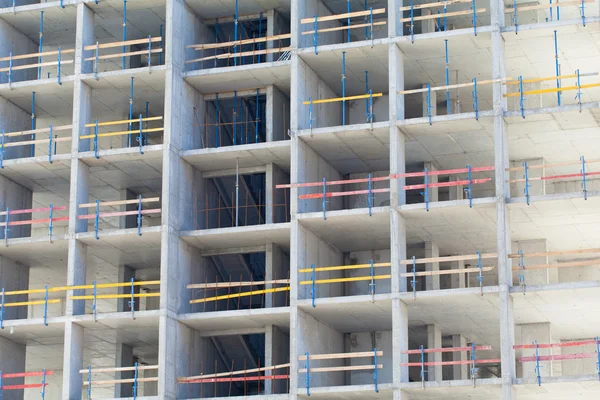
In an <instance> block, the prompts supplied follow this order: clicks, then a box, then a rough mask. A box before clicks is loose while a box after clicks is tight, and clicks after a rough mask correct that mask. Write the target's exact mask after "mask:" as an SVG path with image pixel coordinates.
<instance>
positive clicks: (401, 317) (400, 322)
mask: <svg viewBox="0 0 600 400" xmlns="http://www.w3.org/2000/svg"><path fill="white" fill-rule="evenodd" d="M392 350H393V356H392V361H393V364H394V372H393V373H394V375H393V384H394V386H399V385H400V384H401V383H405V382H408V381H409V379H408V367H400V364H401V363H405V362H408V354H402V352H403V351H405V350H408V309H407V307H406V304H405V303H404V302H402V300H399V299H394V300H392Z"/></svg>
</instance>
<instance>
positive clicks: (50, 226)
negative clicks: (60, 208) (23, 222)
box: [48, 203, 54, 241]
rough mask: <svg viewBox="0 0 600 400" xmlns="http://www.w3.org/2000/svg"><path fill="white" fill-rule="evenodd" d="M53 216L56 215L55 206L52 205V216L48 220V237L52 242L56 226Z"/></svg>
mask: <svg viewBox="0 0 600 400" xmlns="http://www.w3.org/2000/svg"><path fill="white" fill-rule="evenodd" d="M52 214H54V206H53V205H52V203H50V216H49V218H48V237H49V238H50V241H52V229H53V226H54V223H53V222H52V217H53V215H52Z"/></svg>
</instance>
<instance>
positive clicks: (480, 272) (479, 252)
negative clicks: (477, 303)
mask: <svg viewBox="0 0 600 400" xmlns="http://www.w3.org/2000/svg"><path fill="white" fill-rule="evenodd" d="M477 268H478V269H479V274H478V275H477V282H478V283H479V290H480V291H481V295H482V296H483V274H482V273H483V265H482V264H481V251H478V252H477Z"/></svg>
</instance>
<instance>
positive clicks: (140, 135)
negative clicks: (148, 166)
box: [137, 114, 144, 154]
mask: <svg viewBox="0 0 600 400" xmlns="http://www.w3.org/2000/svg"><path fill="white" fill-rule="evenodd" d="M139 125H140V127H139V128H140V133H139V134H138V137H137V141H138V142H139V144H140V154H144V129H143V128H144V122H143V118H142V114H140V119H139Z"/></svg>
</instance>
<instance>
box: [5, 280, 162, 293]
mask: <svg viewBox="0 0 600 400" xmlns="http://www.w3.org/2000/svg"><path fill="white" fill-rule="evenodd" d="M133 285H134V286H150V285H160V281H137V282H136V281H134V282H133ZM129 286H131V282H118V283H99V284H97V285H96V289H108V288H117V287H129ZM93 288H94V285H74V286H58V287H51V288H48V293H55V292H65V291H67V290H87V289H93ZM36 293H46V289H28V290H12V291H9V292H4V295H5V296H12V295H20V294H36Z"/></svg>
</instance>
